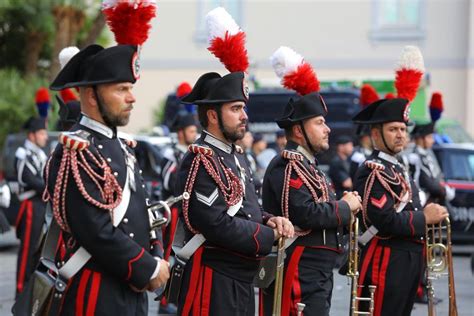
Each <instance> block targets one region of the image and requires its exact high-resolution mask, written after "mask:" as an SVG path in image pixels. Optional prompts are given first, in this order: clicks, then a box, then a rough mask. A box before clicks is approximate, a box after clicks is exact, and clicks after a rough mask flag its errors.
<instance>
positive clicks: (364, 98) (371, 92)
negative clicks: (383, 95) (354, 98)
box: [360, 83, 379, 108]
mask: <svg viewBox="0 0 474 316" xmlns="http://www.w3.org/2000/svg"><path fill="white" fill-rule="evenodd" d="M378 100H379V95H378V94H377V91H376V90H375V88H374V87H373V86H372V85H370V84H368V83H366V84H364V85H362V88H360V105H362V108H365V107H366V106H367V105H369V104H371V103H374V102H375V101H378Z"/></svg>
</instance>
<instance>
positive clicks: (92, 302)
mask: <svg viewBox="0 0 474 316" xmlns="http://www.w3.org/2000/svg"><path fill="white" fill-rule="evenodd" d="M100 278H101V275H100V273H98V272H94V273H93V275H92V285H91V289H90V292H89V300H88V302H87V313H86V315H87V316H94V314H95V307H96V305H97V298H98V297H99V289H100Z"/></svg>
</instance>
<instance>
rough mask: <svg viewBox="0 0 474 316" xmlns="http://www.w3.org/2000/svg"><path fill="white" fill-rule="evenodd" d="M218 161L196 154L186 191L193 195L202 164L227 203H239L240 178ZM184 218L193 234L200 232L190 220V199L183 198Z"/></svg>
mask: <svg viewBox="0 0 474 316" xmlns="http://www.w3.org/2000/svg"><path fill="white" fill-rule="evenodd" d="M218 163H219V164H218ZM218 163H216V161H215V160H214V159H212V158H211V157H208V156H206V155H204V154H201V153H198V154H196V156H195V157H194V159H193V162H192V163H191V168H190V170H189V174H188V178H187V179H186V184H185V187H184V192H187V193H189V194H190V195H191V192H192V190H193V187H194V183H195V181H196V176H197V172H198V171H199V167H200V165H201V164H202V165H203V166H204V168H205V169H206V172H207V173H208V174H209V176H210V177H211V178H212V179H213V180H214V182H215V183H216V184H217V187H218V188H219V191H220V192H221V193H222V195H223V196H224V200H225V203H226V205H227V206H228V207H230V206H232V205H235V204H237V203H238V202H239V201H240V199H241V198H242V196H243V187H242V184H241V182H240V179H239V178H238V177H237V176H236V175H235V174H234V173H233V172H232V170H231V169H230V168H227V167H226V166H225V165H224V164H223V163H222V162H221V161H220V160H218ZM219 166H220V167H221V168H222V170H223V171H224V172H223V173H224V178H225V180H226V182H227V183H228V185H226V184H225V183H224V182H223V181H222V178H221V172H220V169H219ZM183 218H184V222H185V223H186V226H187V227H188V229H189V231H191V232H192V233H193V234H199V232H198V231H197V230H196V229H194V228H193V227H192V226H191V222H190V220H189V199H187V200H183Z"/></svg>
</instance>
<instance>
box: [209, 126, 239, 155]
mask: <svg viewBox="0 0 474 316" xmlns="http://www.w3.org/2000/svg"><path fill="white" fill-rule="evenodd" d="M203 132H204V133H205V134H206V136H204V141H205V142H206V143H208V144H211V145H212V146H215V147H217V148H219V149H220V150H222V151H223V152H225V153H228V154H231V153H232V145H229V144H227V143H224V142H223V141H221V140H220V139H218V138H217V137H216V136H214V135H212V134H211V133H209V132H208V131H203Z"/></svg>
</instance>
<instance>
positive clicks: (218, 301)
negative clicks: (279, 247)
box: [171, 72, 274, 316]
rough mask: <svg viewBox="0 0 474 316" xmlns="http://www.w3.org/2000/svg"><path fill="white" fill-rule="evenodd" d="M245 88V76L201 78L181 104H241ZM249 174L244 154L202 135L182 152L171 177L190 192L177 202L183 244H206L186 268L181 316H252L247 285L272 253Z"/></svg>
mask: <svg viewBox="0 0 474 316" xmlns="http://www.w3.org/2000/svg"><path fill="white" fill-rule="evenodd" d="M245 84H246V82H245V75H244V73H243V72H233V73H230V74H228V75H225V76H223V77H221V76H220V75H219V74H217V73H207V74H204V75H203V76H201V77H200V78H199V80H198V81H197V83H196V85H195V86H194V88H193V91H192V92H191V93H190V94H189V95H188V96H187V97H186V98H184V101H185V102H192V103H195V104H198V106H203V105H202V104H204V105H206V104H213V103H216V102H217V104H225V103H226V102H233V101H242V102H247V98H248V95H245V94H244V93H245V91H247V90H246V89H245V87H246V86H244V85H245ZM217 106H221V105H217ZM203 127H204V128H205V126H204V125H203ZM250 175H251V173H250V170H249V166H248V165H247V163H246V159H245V157H244V154H243V150H242V149H241V148H240V147H238V146H236V145H234V144H229V143H224V142H223V141H221V140H219V139H218V138H216V137H215V136H214V135H212V134H210V133H209V132H207V131H206V130H204V131H203V133H202V136H201V138H200V139H199V140H197V141H196V143H195V144H193V145H191V146H190V152H189V153H187V154H186V155H185V157H184V159H183V162H182V164H181V166H180V169H179V171H178V177H177V179H178V188H179V191H180V192H183V191H185V192H189V193H190V194H191V198H190V199H189V200H188V201H184V203H183V211H182V218H181V220H182V222H183V223H184V224H185V225H182V226H184V235H185V237H184V241H183V244H186V245H187V244H188V243H190V240H192V239H193V238H195V237H194V236H197V235H198V234H199V233H200V234H202V236H204V238H205V242H204V244H202V246H200V247H199V248H198V249H197V250H196V251H195V252H194V253H193V254H192V257H191V259H190V260H189V261H188V262H187V264H186V267H185V270H184V278H183V281H182V287H181V291H180V293H179V304H178V314H179V315H201V312H203V311H209V315H252V316H253V315H254V306H255V303H254V302H255V297H254V287H253V284H252V281H253V278H254V276H255V274H256V272H257V269H258V266H259V260H260V259H261V258H262V257H264V256H266V255H267V254H268V253H270V251H271V248H272V245H273V241H274V233H273V230H272V229H271V228H270V227H268V226H265V225H264V222H265V221H266V219H267V218H265V217H264V213H262V209H261V207H260V206H259V204H258V200H257V195H256V193H255V186H254V184H253V179H252V178H251V176H250ZM240 200H241V201H242V204H241V206H240V208H238V211H237V213H236V214H235V215H234V216H229V213H228V211H229V210H230V209H231V208H232V207H233V205H237V206H238V204H239V201H240ZM179 231H180V228H179V227H178V232H177V233H179ZM177 242H178V238H175V243H177ZM183 244H181V245H180V246H183ZM185 247H186V246H185ZM179 255H180V252H177V256H178V257H179ZM172 275H173V273H172ZM172 277H173V276H172ZM171 282H173V281H171Z"/></svg>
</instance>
